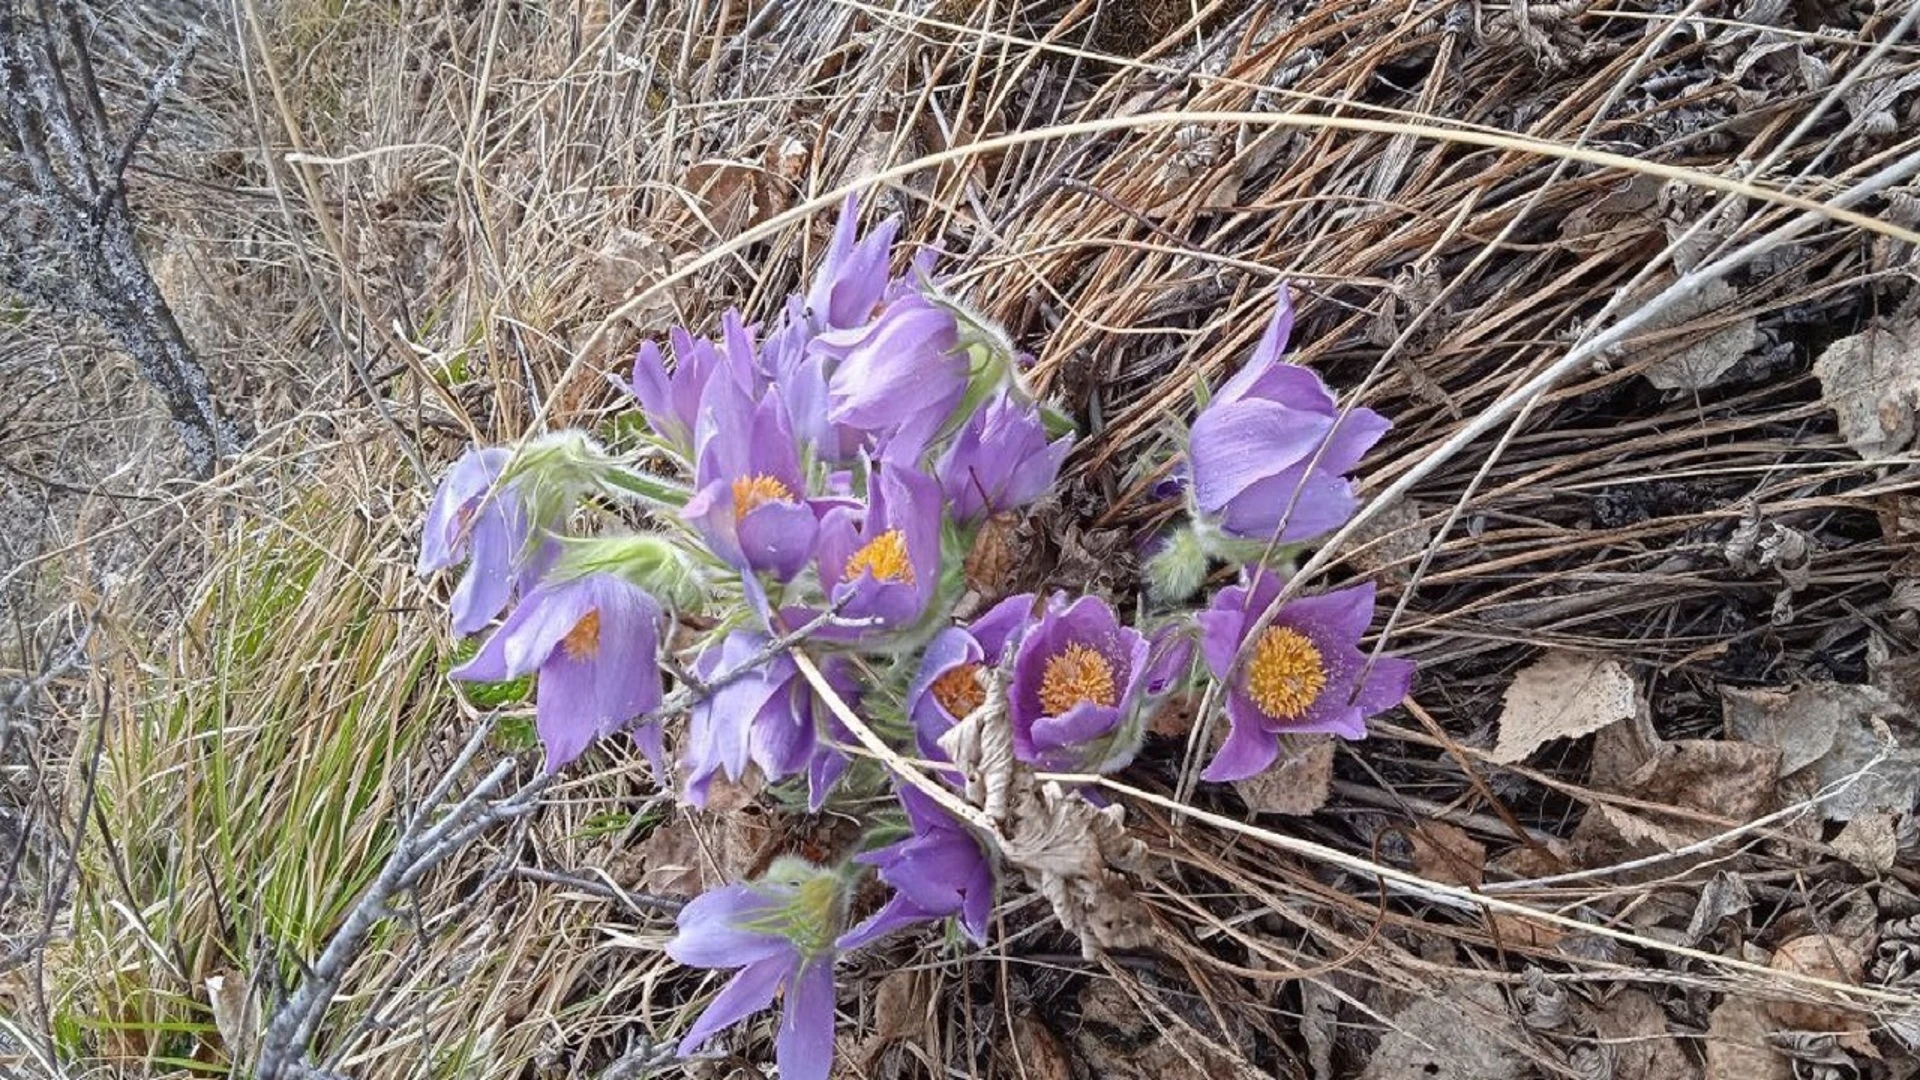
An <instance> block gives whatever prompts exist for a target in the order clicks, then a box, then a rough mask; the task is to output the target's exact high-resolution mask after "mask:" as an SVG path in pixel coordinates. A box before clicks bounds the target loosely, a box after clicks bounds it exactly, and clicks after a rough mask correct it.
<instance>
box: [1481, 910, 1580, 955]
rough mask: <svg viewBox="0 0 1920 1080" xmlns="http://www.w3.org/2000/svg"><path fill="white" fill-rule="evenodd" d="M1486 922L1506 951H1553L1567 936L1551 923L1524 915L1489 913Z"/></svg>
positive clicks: (1501, 912)
mask: <svg viewBox="0 0 1920 1080" xmlns="http://www.w3.org/2000/svg"><path fill="white" fill-rule="evenodd" d="M1488 921H1489V922H1490V923H1491V924H1492V927H1493V933H1494V935H1495V936H1496V937H1498V938H1499V940H1500V945H1501V947H1502V948H1507V949H1553V948H1556V947H1558V946H1559V944H1560V942H1561V940H1562V939H1563V938H1565V937H1566V936H1567V935H1566V931H1564V930H1562V929H1560V928H1559V927H1557V926H1555V925H1553V924H1552V923H1544V922H1540V921H1539V920H1537V919H1530V918H1527V917H1526V916H1524V915H1509V914H1507V913H1506V912H1504V911H1496V912H1493V913H1491V914H1490V915H1489V916H1488Z"/></svg>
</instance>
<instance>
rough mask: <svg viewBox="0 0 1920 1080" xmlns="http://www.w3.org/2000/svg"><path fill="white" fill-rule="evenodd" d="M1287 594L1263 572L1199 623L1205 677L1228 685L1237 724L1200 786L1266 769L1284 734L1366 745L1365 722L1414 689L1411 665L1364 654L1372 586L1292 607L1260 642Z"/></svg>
mask: <svg viewBox="0 0 1920 1080" xmlns="http://www.w3.org/2000/svg"><path fill="white" fill-rule="evenodd" d="M1280 588H1281V582H1280V579H1279V577H1278V576H1277V575H1275V574H1273V573H1272V572H1271V571H1268V570H1265V569H1258V570H1255V571H1253V572H1252V573H1251V574H1250V575H1249V576H1248V577H1247V578H1246V580H1245V581H1244V582H1243V583H1242V584H1239V585H1234V586H1231V587H1229V588H1225V589H1222V590H1220V592H1219V594H1218V595H1216V596H1215V597H1214V598H1213V603H1212V604H1211V605H1209V606H1208V608H1207V610H1205V611H1203V612H1201V613H1200V614H1199V615H1197V616H1195V618H1196V619H1197V621H1198V622H1199V624H1200V651H1201V654H1202V655H1203V656H1204V657H1205V658H1206V662H1207V668H1208V670H1210V671H1211V672H1212V673H1213V676H1214V678H1216V679H1220V680H1222V681H1223V682H1225V683H1226V687H1227V719H1228V721H1229V722H1230V723H1231V725H1232V730H1231V731H1230V732H1229V734H1228V735H1227V740H1226V742H1225V743H1223V744H1222V745H1221V747H1220V752H1219V754H1218V755H1216V756H1215V757H1214V759H1213V762H1212V763H1211V764H1210V765H1208V766H1207V769H1206V771H1205V772H1203V773H1201V777H1202V778H1203V779H1206V780H1241V779H1245V778H1246V777H1249V776H1252V775H1254V774H1255V773H1258V772H1260V771H1262V770H1264V769H1265V768H1266V767H1267V766H1269V765H1271V764H1273V759H1274V758H1275V757H1276V756H1278V754H1279V752H1280V736H1281V735H1283V734H1289V733H1292V734H1309V733H1315V732H1331V733H1332V734H1335V735H1338V736H1340V737H1341V738H1343V739H1362V738H1365V737H1366V734H1367V725H1366V718H1367V717H1369V716H1372V715H1373V714H1375V713H1378V712H1382V711H1384V710H1386V709H1390V708H1392V707H1393V706H1395V705H1397V704H1399V702H1400V700H1401V699H1402V698H1404V697H1405V696H1406V694H1407V688H1408V686H1409V685H1411V683H1412V681H1413V670H1414V665H1413V662H1412V661H1411V660H1401V659H1398V658H1395V657H1390V656H1382V657H1378V658H1376V659H1374V660H1373V662H1372V666H1371V668H1369V666H1368V661H1367V654H1366V653H1364V652H1362V651H1361V650H1360V647H1359V643H1360V637H1361V635H1363V634H1365V633H1366V632H1367V624H1368V623H1369V622H1371V621H1372V619H1373V585H1372V584H1371V583H1368V584H1365V585H1357V586H1354V587H1353V588H1348V589H1337V590H1334V591H1333V592H1329V593H1323V594H1321V595H1319V596H1303V597H1299V598H1297V599H1294V600H1289V601H1287V603H1286V604H1284V605H1282V606H1281V608H1280V610H1279V612H1278V613H1277V614H1276V615H1275V616H1274V619H1273V623H1272V625H1270V626H1267V627H1266V628H1265V629H1263V630H1261V631H1260V633H1259V634H1258V635H1257V636H1255V635H1253V634H1252V629H1253V625H1254V622H1255V621H1256V620H1257V619H1259V617H1260V616H1261V614H1262V613H1263V612H1265V611H1266V609H1267V608H1269V607H1271V606H1272V604H1273V601H1274V599H1275V598H1277V597H1278V596H1279V595H1280ZM1242 653H1244V654H1245V656H1244V657H1243V658H1242V656H1241V654H1242ZM1236 658H1241V659H1242V663H1241V664H1240V666H1239V669H1238V670H1237V671H1236V670H1235V666H1234V664H1235V660H1236Z"/></svg>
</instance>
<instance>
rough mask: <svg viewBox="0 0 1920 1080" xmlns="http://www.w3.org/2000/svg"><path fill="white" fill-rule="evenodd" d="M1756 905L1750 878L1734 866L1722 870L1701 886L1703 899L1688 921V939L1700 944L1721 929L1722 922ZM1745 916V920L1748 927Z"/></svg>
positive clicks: (1691, 943)
mask: <svg viewBox="0 0 1920 1080" xmlns="http://www.w3.org/2000/svg"><path fill="white" fill-rule="evenodd" d="M1752 908H1753V894H1752V893H1750V892H1748V891H1747V880H1746V879H1745V878H1743V877H1741V876H1740V875H1739V874H1736V873H1734V872H1733V871H1731V870H1722V871H1720V872H1719V873H1717V874H1715V875H1713V877H1712V878H1710V879H1709V880H1708V881H1707V884H1706V887H1705V888H1703V889H1701V890H1700V902H1699V903H1697V904H1695V905H1694V908H1693V918H1692V919H1691V920H1690V921H1689V922H1688V923H1687V936H1686V943H1687V944H1689V945H1698V944H1699V943H1700V941H1701V940H1702V939H1703V938H1706V937H1707V936H1708V935H1710V934H1712V933H1714V932H1715V931H1717V930H1719V929H1720V924H1722V923H1724V922H1726V921H1727V920H1728V919H1731V918H1733V917H1734V916H1735V915H1745V914H1746V913H1747V912H1748V911H1750V910H1752ZM1744 923H1745V920H1744V919H1743V920H1742V925H1743V927H1744Z"/></svg>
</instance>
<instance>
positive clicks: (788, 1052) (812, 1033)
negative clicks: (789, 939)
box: [773, 955, 834, 1080]
mask: <svg viewBox="0 0 1920 1080" xmlns="http://www.w3.org/2000/svg"><path fill="white" fill-rule="evenodd" d="M833 1020H834V1016H833V958H832V957H831V956H830V955H829V956H825V957H820V958H817V959H814V960H810V961H808V962H807V963H806V965H805V966H803V967H802V968H801V969H800V972H799V977H798V978H796V979H794V980H792V981H791V982H789V983H788V984H787V992H786V1003H785V1006H784V1007H783V1008H782V1009H781V1012H780V1033H779V1035H777V1036H775V1038H774V1044H773V1045H774V1061H775V1062H776V1063H777V1064H778V1065H779V1066H780V1080H827V1077H828V1074H829V1073H831V1072H832V1070H833Z"/></svg>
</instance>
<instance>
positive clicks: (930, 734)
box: [907, 593, 1033, 761]
mask: <svg viewBox="0 0 1920 1080" xmlns="http://www.w3.org/2000/svg"><path fill="white" fill-rule="evenodd" d="M1032 621H1033V594H1032V593H1021V594H1020V595H1018V596H1009V597H1007V598H1006V599H1005V600H1002V601H1000V602H999V603H998V604H995V605H994V606H993V607H992V608H991V609H989V610H988V611H987V613H986V614H984V615H982V616H980V617H979V618H977V619H975V620H973V623H972V624H971V625H969V626H965V627H960V626H949V627H947V628H946V629H944V630H942V631H940V632H939V633H938V634H935V635H934V636H933V640H932V641H930V642H928V643H927V651H926V653H925V655H923V656H922V657H921V660H920V671H919V673H918V674H916V675H915V676H914V678H913V683H912V685H910V686H909V687H908V688H907V716H908V718H909V719H911V720H912V721H913V730H914V733H915V736H916V740H917V741H918V743H919V744H920V753H921V755H922V756H923V757H926V758H927V759H929V760H932V761H945V760H946V759H947V755H946V753H945V751H943V750H941V749H940V736H942V735H945V734H946V733H947V729H948V728H950V727H952V726H953V725H955V724H957V723H959V722H960V721H961V720H964V719H966V717H967V714H968V713H970V712H972V711H973V710H975V709H977V708H979V707H980V706H981V705H982V704H984V703H985V701H986V688H985V687H983V686H982V685H981V684H980V681H979V676H980V673H981V671H982V670H983V669H985V668H989V667H993V666H996V665H998V664H999V663H1000V662H1001V660H1002V659H1003V658H1004V655H1005V653H1006V649H1007V644H1008V642H1010V641H1013V640H1015V639H1016V638H1018V637H1019V635H1020V634H1021V632H1023V631H1024V630H1025V629H1026V627H1027V625H1028V624H1029V623H1031V622H1032Z"/></svg>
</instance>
